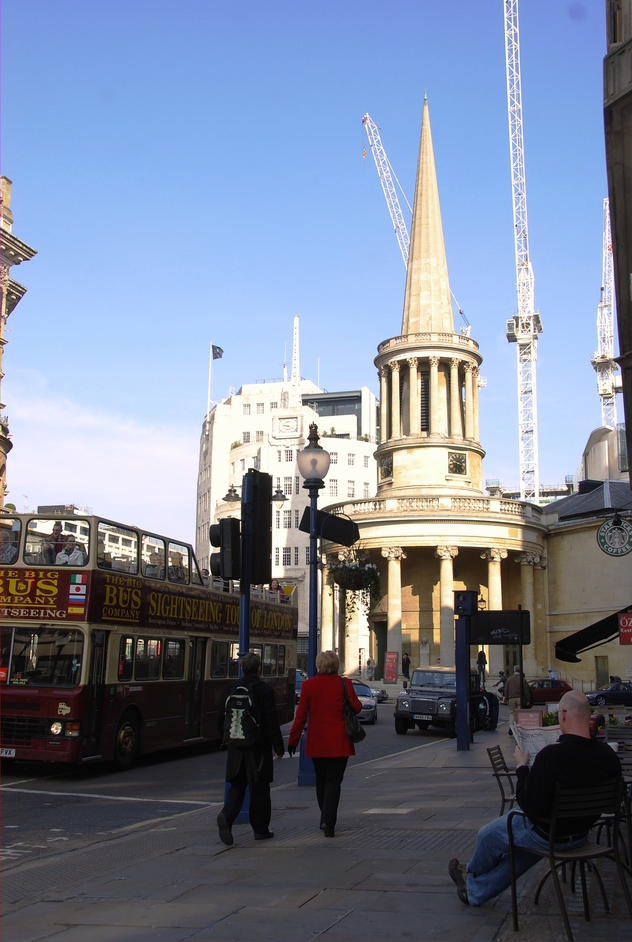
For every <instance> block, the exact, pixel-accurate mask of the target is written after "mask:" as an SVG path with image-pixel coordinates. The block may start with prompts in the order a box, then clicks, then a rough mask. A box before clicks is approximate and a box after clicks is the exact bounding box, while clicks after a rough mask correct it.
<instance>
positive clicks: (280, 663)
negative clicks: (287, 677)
mask: <svg viewBox="0 0 632 942" xmlns="http://www.w3.org/2000/svg"><path fill="white" fill-rule="evenodd" d="M277 673H278V675H279V677H282V676H283V675H284V674H285V645H284V644H280V645H279V657H278V660H277Z"/></svg>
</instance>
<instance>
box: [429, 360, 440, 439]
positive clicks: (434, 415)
mask: <svg viewBox="0 0 632 942" xmlns="http://www.w3.org/2000/svg"><path fill="white" fill-rule="evenodd" d="M430 434H431V435H438V434H439V357H430Z"/></svg>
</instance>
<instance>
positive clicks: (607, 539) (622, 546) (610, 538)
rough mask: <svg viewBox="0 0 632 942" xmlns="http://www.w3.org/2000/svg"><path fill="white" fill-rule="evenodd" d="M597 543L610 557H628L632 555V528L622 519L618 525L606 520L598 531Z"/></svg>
mask: <svg viewBox="0 0 632 942" xmlns="http://www.w3.org/2000/svg"><path fill="white" fill-rule="evenodd" d="M597 542H598V543H599V548H600V549H602V550H603V552H604V553H607V554H608V556H627V555H628V553H632V526H630V524H629V523H628V521H627V520H622V519H621V518H619V521H618V522H617V523H616V524H615V523H613V521H612V520H606V522H605V523H602V524H601V526H600V527H599V529H598V530H597Z"/></svg>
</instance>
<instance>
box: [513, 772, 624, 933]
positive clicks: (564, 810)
mask: <svg viewBox="0 0 632 942" xmlns="http://www.w3.org/2000/svg"><path fill="white" fill-rule="evenodd" d="M624 789H625V784H624V781H623V779H622V778H619V779H613V780H612V781H610V782H606V783H604V784H602V785H597V786H596V787H594V788H563V787H562V786H561V785H558V786H557V790H556V798H555V805H554V808H553V813H552V815H551V819H550V821H549V822H547V823H548V826H549V846H548V850H542V849H541V848H539V847H529V848H519V849H520V850H529V852H531V853H534V854H539V855H540V856H541V857H548V861H549V869H548V870H547V872H546V873H545V875H544V877H543V878H542V879H541V880H540V883H539V884H538V888H537V890H536V894H535V903H536V905H537V903H538V901H539V899H540V893H541V892H542V888H543V886H544V884H545V883H546V881H547V880H548V878H549V877H551V878H552V880H553V885H554V887H555V893H556V895H557V901H558V903H559V907H560V910H561V913H562V919H563V920H564V928H565V929H566V936H567V938H568V939H569V942H573V933H572V931H571V924H570V922H569V919H568V913H567V911H566V906H565V904H564V897H563V895H562V887H561V884H560V878H559V874H558V872H557V871H558V867H563V866H565V865H566V864H571V865H572V866H575V865H577V864H578V865H579V873H580V879H581V886H582V898H583V903H584V918H585V919H586V921H590V910H589V908H588V890H587V886H586V869H588V870H589V871H590V872H591V873H592V874H594V876H595V879H596V881H597V884H598V886H599V889H600V891H601V896H602V899H603V904H604V908H605V910H606V912H608V913H609V912H610V907H609V904H608V898H607V896H606V891H605V888H604V885H603V881H602V879H601V875H600V873H599V870H598V869H597V867H596V866H594V865H593V863H592V861H593V860H595V859H597V858H599V857H605V858H608V859H610V860H613V861H614V863H615V866H616V868H617V874H618V876H619V882H620V883H621V887H622V889H623V895H624V896H625V901H626V903H627V906H628V911H629V913H630V916H631V917H632V897H630V891H629V889H628V885H627V883H626V880H625V870H627V871H628V873H631V871H630V870H629V868H628V867H626V866H625V865H624V864H623V862H622V860H621V855H620V850H619V823H620V819H621V805H622V801H623V796H624ZM602 814H608V815H612V817H613V821H612V829H611V830H610V833H609V834H608V844H604V845H599V844H596V843H594V842H593V841H587V842H586V843H585V844H582V845H581V846H580V847H574V848H572V849H569V850H564V848H563V847H562V846H560V845H558V846H557V847H556V846H555V828H556V825H557V823H558V821H561V820H564V819H565V818H597V817H599V816H600V815H602ZM516 815H523V816H524V813H523V812H522V811H517V810H515V811H511V812H510V813H509V815H508V817H507V832H508V837H509V866H510V872H511V908H512V914H513V928H514V932H517V931H518V894H517V890H516V848H515V845H514V842H513V830H512V820H513V818H514V817H515V816H516ZM572 889H573V891H574V881H573V884H572Z"/></svg>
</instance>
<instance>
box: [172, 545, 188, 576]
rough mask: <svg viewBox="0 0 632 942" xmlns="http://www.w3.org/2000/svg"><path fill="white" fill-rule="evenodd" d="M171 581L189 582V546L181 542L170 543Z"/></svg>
mask: <svg viewBox="0 0 632 942" xmlns="http://www.w3.org/2000/svg"><path fill="white" fill-rule="evenodd" d="M167 572H168V574H169V582H179V583H180V584H181V585H188V584H189V547H188V546H183V545H182V544H181V543H169V568H168V570H167Z"/></svg>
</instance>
